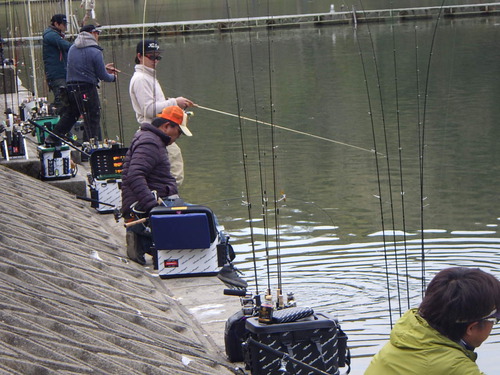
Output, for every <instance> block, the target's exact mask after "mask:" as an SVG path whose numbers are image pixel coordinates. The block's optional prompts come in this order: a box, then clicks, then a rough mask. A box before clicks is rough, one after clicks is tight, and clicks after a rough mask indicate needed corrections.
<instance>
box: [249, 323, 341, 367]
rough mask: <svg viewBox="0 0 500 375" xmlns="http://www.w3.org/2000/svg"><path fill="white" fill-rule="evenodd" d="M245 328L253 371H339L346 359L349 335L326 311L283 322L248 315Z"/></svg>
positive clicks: (250, 365) (250, 364)
mask: <svg viewBox="0 0 500 375" xmlns="http://www.w3.org/2000/svg"><path fill="white" fill-rule="evenodd" d="M245 328H246V330H247V331H248V335H249V336H248V338H247V340H246V342H245V344H244V346H243V348H244V353H245V364H246V365H247V368H248V369H249V370H250V371H251V373H252V375H283V374H285V373H288V374H293V375H310V374H322V375H324V374H328V375H337V374H339V373H340V372H339V367H342V366H343V365H345V363H346V362H347V358H346V357H348V354H347V355H346V351H347V347H346V346H347V345H346V342H347V336H346V335H345V334H344V333H343V332H342V330H341V329H340V325H339V324H338V322H337V320H335V319H331V318H329V317H328V316H326V315H324V314H317V315H315V316H314V317H313V316H311V317H309V318H306V319H304V320H301V321H296V322H292V323H280V324H261V323H259V322H258V319H257V318H248V319H247V320H246V325H245Z"/></svg>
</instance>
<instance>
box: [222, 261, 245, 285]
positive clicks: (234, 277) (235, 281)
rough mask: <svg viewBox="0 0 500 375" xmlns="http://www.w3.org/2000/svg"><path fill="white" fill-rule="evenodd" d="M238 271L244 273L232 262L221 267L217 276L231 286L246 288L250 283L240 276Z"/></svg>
mask: <svg viewBox="0 0 500 375" xmlns="http://www.w3.org/2000/svg"><path fill="white" fill-rule="evenodd" d="M238 272H239V273H242V272H241V271H239V270H238V269H236V267H234V266H233V265H232V264H227V265H225V266H223V267H222V268H221V269H220V271H219V273H218V274H217V277H218V278H219V280H221V281H222V282H223V283H224V284H226V285H227V286H228V287H230V288H238V289H246V288H247V286H248V283H247V282H246V281H245V280H243V279H242V278H241V277H239V276H238Z"/></svg>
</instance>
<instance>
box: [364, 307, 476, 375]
mask: <svg viewBox="0 0 500 375" xmlns="http://www.w3.org/2000/svg"><path fill="white" fill-rule="evenodd" d="M476 358H477V354H476V353H474V352H473V351H471V350H467V349H465V348H464V347H462V346H461V345H460V344H458V343H456V342H454V341H452V340H450V339H449V338H447V337H445V336H443V335H442V334H440V333H439V332H438V331H436V330H435V329H434V328H432V327H431V326H430V325H429V323H427V321H426V320H425V319H424V318H422V317H421V316H420V315H418V314H417V309H412V310H408V311H407V312H406V313H405V314H404V315H403V316H402V317H401V319H399V320H398V322H397V323H396V324H395V326H394V328H393V330H392V331H391V338H390V341H389V342H388V343H387V344H386V345H385V346H384V347H383V348H382V349H381V350H380V352H378V353H377V354H376V355H375V356H374V357H373V359H372V361H371V363H370V366H368V369H367V370H366V372H365V375H481V374H482V375H484V374H483V373H482V372H481V371H480V370H479V368H478V367H477V365H476V362H475V361H476Z"/></svg>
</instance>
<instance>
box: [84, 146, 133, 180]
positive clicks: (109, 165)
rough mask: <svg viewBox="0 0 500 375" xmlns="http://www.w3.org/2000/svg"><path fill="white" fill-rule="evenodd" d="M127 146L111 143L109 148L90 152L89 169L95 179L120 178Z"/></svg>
mask: <svg viewBox="0 0 500 375" xmlns="http://www.w3.org/2000/svg"><path fill="white" fill-rule="evenodd" d="M127 150H128V148H121V147H119V146H118V145H113V146H112V147H109V148H99V149H97V150H93V151H92V153H91V154H90V169H91V172H92V177H94V178H95V179H96V180H107V179H113V178H121V175H122V169H123V163H124V161H125V155H126V154H127Z"/></svg>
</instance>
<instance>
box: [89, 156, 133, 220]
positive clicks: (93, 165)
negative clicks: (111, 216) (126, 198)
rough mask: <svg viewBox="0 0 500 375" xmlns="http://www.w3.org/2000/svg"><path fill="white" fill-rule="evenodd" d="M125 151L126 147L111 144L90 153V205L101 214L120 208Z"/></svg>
mask: <svg viewBox="0 0 500 375" xmlns="http://www.w3.org/2000/svg"><path fill="white" fill-rule="evenodd" d="M126 153H127V148H120V147H115V146H113V147H111V148H102V149H97V150H94V151H93V152H92V153H91V154H90V159H89V161H90V170H91V175H90V176H89V189H90V198H91V199H92V203H91V207H93V208H95V209H96V210H97V212H99V213H101V214H104V213H111V212H113V211H114V210H115V209H120V208H121V199H122V193H121V186H122V180H121V176H122V169H123V162H124V160H125V155H126Z"/></svg>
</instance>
